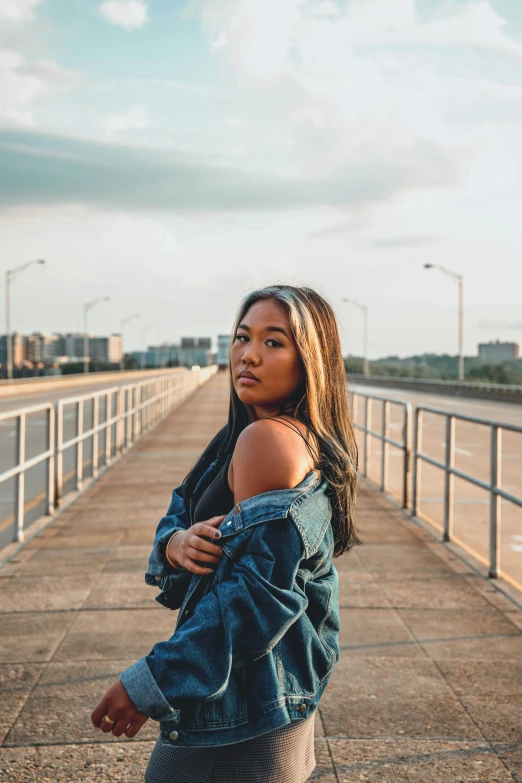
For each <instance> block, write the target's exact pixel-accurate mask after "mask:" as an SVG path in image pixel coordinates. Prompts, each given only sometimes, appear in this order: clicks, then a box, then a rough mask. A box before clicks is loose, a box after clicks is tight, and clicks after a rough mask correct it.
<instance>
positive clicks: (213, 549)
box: [167, 514, 226, 574]
mask: <svg viewBox="0 0 522 783" xmlns="http://www.w3.org/2000/svg"><path fill="white" fill-rule="evenodd" d="M225 516H226V514H222V515H221V516H219V517H212V519H208V520H207V521H206V522H196V523H195V524H194V525H192V527H190V528H189V529H188V530H180V531H179V532H178V533H176V535H175V536H174V538H171V540H170V541H169V543H168V544H167V554H168V558H169V559H170V560H171V561H172V562H175V563H178V564H179V565H180V566H182V567H183V568H186V569H187V571H191V572H192V573H193V574H213V573H214V571H213V569H212V568H205V567H204V566H202V565H201V563H213V564H216V563H219V561H220V558H221V555H222V554H223V553H222V551H221V547H219V546H217V545H216V544H213V543H211V542H212V540H214V541H215V540H216V539H219V538H220V537H221V533H220V532H219V530H216V527H218V525H220V524H221V522H223V520H224V519H225ZM209 539H210V540H209Z"/></svg>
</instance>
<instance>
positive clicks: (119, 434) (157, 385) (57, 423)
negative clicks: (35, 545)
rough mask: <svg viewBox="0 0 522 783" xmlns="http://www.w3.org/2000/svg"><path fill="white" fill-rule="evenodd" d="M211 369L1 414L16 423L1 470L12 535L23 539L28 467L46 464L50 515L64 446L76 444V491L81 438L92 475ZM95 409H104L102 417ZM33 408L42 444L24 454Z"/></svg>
mask: <svg viewBox="0 0 522 783" xmlns="http://www.w3.org/2000/svg"><path fill="white" fill-rule="evenodd" d="M216 370H217V367H216V365H213V366H211V367H205V368H203V369H200V370H197V371H193V372H191V371H187V372H185V373H175V374H172V375H165V376H161V377H159V378H155V379H153V380H147V381H141V382H139V383H132V384H125V385H123V386H115V387H112V388H110V389H103V390H101V391H98V392H92V393H90V394H85V395H81V396H77V397H71V398H65V399H61V400H58V402H56V403H55V404H54V405H53V404H52V403H45V404H42V405H35V406H31V407H27V408H22V409H19V410H15V411H7V412H5V413H2V414H0V423H1V422H7V421H8V420H14V421H15V423H16V432H15V458H16V464H15V466H14V467H12V468H10V469H9V470H6V471H4V472H3V473H2V474H0V485H2V484H3V483H4V482H6V481H9V480H10V479H13V478H14V479H15V482H16V486H15V494H14V509H13V512H14V513H13V523H14V536H13V540H15V541H19V542H22V541H23V540H24V536H25V530H26V528H25V509H26V492H25V477H26V473H27V471H28V470H30V469H31V468H34V467H36V466H37V465H41V464H42V463H43V464H46V465H47V481H46V488H47V489H46V498H45V501H46V513H47V515H52V514H53V513H54V511H55V509H56V508H58V507H59V506H60V505H61V504H62V502H63V499H64V498H63V487H64V475H63V464H64V453H65V452H66V451H67V450H69V449H75V463H76V475H75V490H76V492H80V491H82V490H84V489H86V488H87V486H88V485H87V484H85V481H84V444H85V442H86V441H88V440H90V441H91V444H92V459H91V476H90V478H91V479H92V480H94V479H95V478H96V476H97V475H98V474H99V471H100V468H101V467H103V468H108V467H109V466H110V465H111V464H112V463H113V462H114V460H115V459H116V458H119V457H120V456H121V455H122V454H124V453H125V452H126V451H127V450H128V449H129V448H131V447H132V446H133V445H134V444H135V443H136V442H137V441H138V440H139V439H140V438H141V437H142V436H143V435H144V434H145V433H146V432H147V431H148V430H150V429H151V427H153V426H154V425H155V424H157V423H158V422H159V421H160V420H161V419H162V418H163V417H164V416H166V415H167V413H169V412H170V410H171V409H172V408H173V407H174V406H175V405H176V404H178V403H179V402H181V401H182V400H184V399H185V398H186V397H187V396H188V395H189V394H190V393H191V392H192V391H193V390H194V389H195V388H196V387H197V386H199V385H201V384H202V383H204V381H206V380H207V379H208V378H209V377H210V376H211V375H213V374H214V372H216ZM86 403H92V426H90V427H88V428H87V429H84V412H85V406H86ZM71 406H72V407H73V409H74V413H75V414H76V419H77V426H76V432H75V434H74V435H73V436H72V437H69V438H67V439H64V422H65V420H66V418H67V415H68V414H67V411H68V410H69V408H70V407H71ZM100 408H102V409H103V413H104V415H103V416H102V417H101V418H102V421H100ZM38 413H41V414H43V415H44V417H45V419H46V422H47V434H46V444H45V446H46V447H45V449H44V450H43V451H42V452H41V453H39V454H37V455H35V456H33V457H32V458H30V459H26V454H27V437H26V436H27V427H26V424H27V420H28V417H29V416H31V415H33V414H38ZM101 434H103V437H104V441H105V442H104V448H103V453H100V449H99V439H100V435H101ZM89 483H90V482H89ZM67 494H69V493H67Z"/></svg>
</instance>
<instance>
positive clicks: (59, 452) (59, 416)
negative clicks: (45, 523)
mask: <svg viewBox="0 0 522 783" xmlns="http://www.w3.org/2000/svg"><path fill="white" fill-rule="evenodd" d="M62 494H63V403H62V401H61V400H59V401H58V402H57V403H56V488H55V493H54V505H55V507H56V508H60V506H61V503H62Z"/></svg>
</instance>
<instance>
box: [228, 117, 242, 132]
mask: <svg viewBox="0 0 522 783" xmlns="http://www.w3.org/2000/svg"><path fill="white" fill-rule="evenodd" d="M225 122H226V123H227V125H230V127H231V128H236V129H237V130H241V131H243V130H246V129H247V128H248V122H246V121H245V120H242V119H241V117H227V119H226V120H225Z"/></svg>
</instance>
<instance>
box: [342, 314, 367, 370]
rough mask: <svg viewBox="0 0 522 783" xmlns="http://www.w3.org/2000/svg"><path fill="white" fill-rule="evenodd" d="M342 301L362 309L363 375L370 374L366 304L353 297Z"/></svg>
mask: <svg viewBox="0 0 522 783" xmlns="http://www.w3.org/2000/svg"><path fill="white" fill-rule="evenodd" d="M343 302H347V303H348V304H351V305H354V307H358V308H359V310H362V313H363V375H365V376H366V377H367V376H368V375H369V374H370V362H369V360H368V332H369V320H370V318H369V314H368V305H363V304H361V303H360V302H356V301H355V300H354V299H343Z"/></svg>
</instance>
